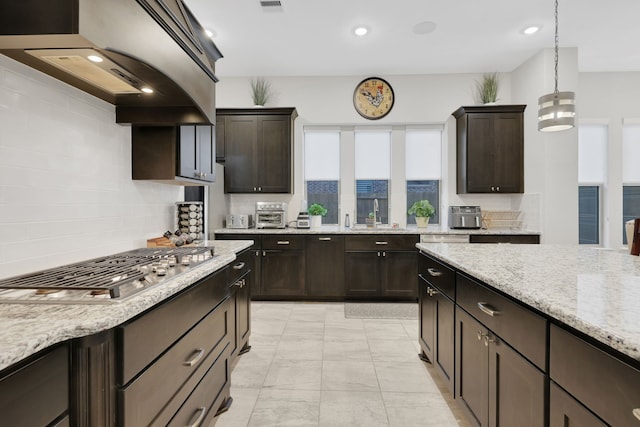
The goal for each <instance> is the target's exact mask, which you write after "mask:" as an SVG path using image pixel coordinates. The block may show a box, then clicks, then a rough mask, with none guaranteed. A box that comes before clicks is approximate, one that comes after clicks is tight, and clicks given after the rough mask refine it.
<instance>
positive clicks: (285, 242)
mask: <svg viewBox="0 0 640 427" xmlns="http://www.w3.org/2000/svg"><path fill="white" fill-rule="evenodd" d="M278 244H279V245H288V244H289V241H288V240H278Z"/></svg>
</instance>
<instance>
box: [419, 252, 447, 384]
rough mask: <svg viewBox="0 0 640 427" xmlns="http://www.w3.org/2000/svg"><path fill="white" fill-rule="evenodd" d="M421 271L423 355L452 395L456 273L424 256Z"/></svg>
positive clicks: (420, 266)
mask: <svg viewBox="0 0 640 427" xmlns="http://www.w3.org/2000/svg"><path fill="white" fill-rule="evenodd" d="M418 269H419V273H418V302H419V308H420V325H419V326H420V327H419V334H420V338H419V343H420V348H421V351H422V355H421V358H422V359H423V360H424V359H426V361H428V362H430V363H432V364H433V366H434V367H435V368H436V370H437V372H438V373H439V374H440V376H441V377H442V379H443V380H444V381H445V383H446V385H447V387H448V388H449V390H450V391H451V393H452V394H453V391H454V368H455V353H454V348H455V347H454V345H455V338H454V337H455V332H454V331H455V303H454V295H453V291H454V289H455V273H454V271H453V270H451V269H450V268H448V267H446V266H445V265H443V264H440V263H439V262H437V261H435V260H433V259H432V258H429V257H427V256H424V255H421V256H420V260H419V267H418Z"/></svg>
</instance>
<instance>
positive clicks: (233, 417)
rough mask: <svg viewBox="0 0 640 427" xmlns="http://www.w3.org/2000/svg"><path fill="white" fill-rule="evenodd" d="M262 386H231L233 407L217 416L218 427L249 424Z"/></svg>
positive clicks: (241, 426) (239, 426) (234, 426)
mask: <svg viewBox="0 0 640 427" xmlns="http://www.w3.org/2000/svg"><path fill="white" fill-rule="evenodd" d="M259 394H260V388H238V387H233V386H232V387H231V396H232V397H233V403H232V404H231V408H229V410H228V411H227V412H225V413H224V414H222V415H220V416H218V417H217V421H214V422H213V423H212V424H211V427H213V425H214V424H215V426H216V427H245V426H247V425H248V424H249V419H250V418H251V414H252V412H253V408H254V407H255V405H256V401H257V400H258V395H259Z"/></svg>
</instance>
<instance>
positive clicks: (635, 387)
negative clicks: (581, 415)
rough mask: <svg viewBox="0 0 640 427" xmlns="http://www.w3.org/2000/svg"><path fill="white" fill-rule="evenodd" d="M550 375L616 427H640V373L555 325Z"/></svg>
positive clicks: (552, 328)
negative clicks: (639, 426)
mask: <svg viewBox="0 0 640 427" xmlns="http://www.w3.org/2000/svg"><path fill="white" fill-rule="evenodd" d="M549 345H550V348H549V374H550V376H551V379H552V380H553V381H555V382H556V383H558V384H559V385H560V386H562V387H563V388H564V389H565V390H567V391H568V392H569V393H571V394H572V395H573V396H574V397H575V398H576V399H578V400H579V401H580V402H582V403H583V404H584V405H585V406H586V407H587V408H589V409H591V410H592V411H593V412H595V413H596V414H597V415H598V416H600V417H601V418H602V419H603V420H604V421H605V422H606V423H607V424H610V425H613V426H638V425H640V371H639V370H638V369H635V368H633V367H631V366H629V365H627V364H626V363H624V362H622V361H620V360H618V359H616V358H614V357H613V356H611V355H609V354H607V353H605V352H604V351H602V350H600V349H599V348H596V347H594V346H593V345H591V344H589V343H587V342H585V341H583V340H582V339H580V338H578V337H577V336H575V335H573V334H571V333H569V332H567V331H565V330H564V329H561V328H559V327H557V326H556V325H551V337H550V344H549Z"/></svg>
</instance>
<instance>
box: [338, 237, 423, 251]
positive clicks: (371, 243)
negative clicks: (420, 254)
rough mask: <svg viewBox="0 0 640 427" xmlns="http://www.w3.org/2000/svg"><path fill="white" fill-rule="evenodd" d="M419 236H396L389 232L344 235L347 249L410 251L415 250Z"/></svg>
mask: <svg viewBox="0 0 640 427" xmlns="http://www.w3.org/2000/svg"><path fill="white" fill-rule="evenodd" d="M418 240H419V236H417V235H410V236H398V235H389V234H362V235H359V236H346V238H345V250H347V251H369V250H371V251H385V250H387V251H411V250H416V243H418Z"/></svg>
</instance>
